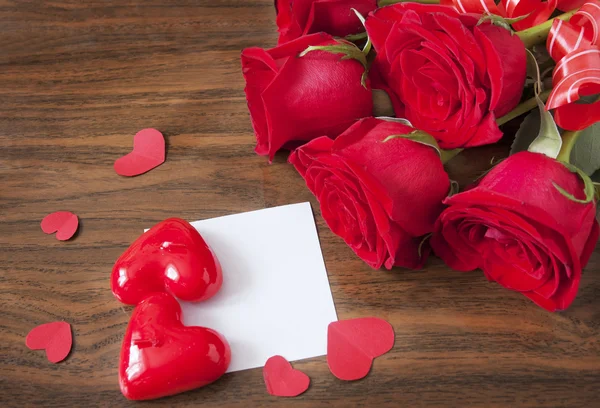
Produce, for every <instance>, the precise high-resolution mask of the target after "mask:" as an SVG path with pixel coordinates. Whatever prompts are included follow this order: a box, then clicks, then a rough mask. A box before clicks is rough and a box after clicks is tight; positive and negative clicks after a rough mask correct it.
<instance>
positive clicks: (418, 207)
mask: <svg viewBox="0 0 600 408" xmlns="http://www.w3.org/2000/svg"><path fill="white" fill-rule="evenodd" d="M412 131H414V129H413V128H411V127H408V126H405V125H403V124H400V123H397V122H389V121H385V120H381V119H375V118H367V119H363V120H361V121H359V122H357V123H355V124H354V125H352V126H351V127H350V128H349V129H348V130H346V131H345V132H344V133H342V134H341V135H340V136H338V137H337V139H335V140H331V139H329V138H328V137H320V138H318V139H315V140H313V141H311V142H310V143H308V144H306V145H304V146H302V147H301V148H299V149H297V150H296V151H295V152H293V153H292V155H291V156H290V163H292V164H293V165H294V166H295V167H296V170H298V172H299V173H300V174H301V175H302V177H304V179H305V180H306V184H307V186H308V188H309V189H310V191H311V192H312V193H313V194H314V195H315V196H316V197H317V199H318V200H319V203H320V205H321V214H322V215H323V218H324V219H325V221H326V222H327V225H329V228H331V230H332V231H333V232H334V233H335V234H337V235H339V236H340V237H342V238H343V239H344V241H346V243H347V244H348V245H349V246H350V247H351V248H352V250H353V251H354V252H356V254H357V255H358V256H359V257H360V258H362V259H363V260H364V261H365V262H366V263H367V264H369V266H371V267H372V268H376V269H377V268H380V267H381V265H385V267H386V268H388V269H390V268H391V267H392V266H404V267H408V268H419V267H421V266H422V265H423V263H424V262H425V259H426V255H427V252H428V251H427V250H426V249H425V250H424V251H420V249H419V247H420V244H421V243H422V241H423V236H424V235H426V234H428V233H429V232H431V231H432V230H433V225H434V223H435V220H436V218H437V216H438V215H439V214H440V212H441V210H442V208H443V206H442V200H443V199H444V197H446V196H447V194H448V190H449V186H450V181H449V179H448V175H447V174H446V172H445V171H444V167H443V165H442V162H441V160H440V157H439V155H438V153H437V152H436V150H435V149H434V148H432V147H430V146H427V145H424V144H422V143H419V142H415V141H413V140H411V139H408V138H405V137H397V138H393V139H392V140H388V141H387V142H385V143H384V140H385V139H386V138H387V137H388V136H392V135H405V134H408V133H410V132H412Z"/></svg>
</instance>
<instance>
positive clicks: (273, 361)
mask: <svg viewBox="0 0 600 408" xmlns="http://www.w3.org/2000/svg"><path fill="white" fill-rule="evenodd" d="M263 378H264V380H265V385H266V386H267V391H268V393H269V394H271V395H274V396H276V397H296V396H298V395H300V394H302V393H303V392H304V391H306V390H307V389H308V386H309V385H310V378H308V376H307V375H306V374H304V373H303V372H302V371H300V370H296V369H295V368H292V365H291V364H290V363H289V362H288V361H287V360H286V359H285V358H284V357H282V356H273V357H270V358H269V359H268V360H267V362H266V363H265V367H264V368H263Z"/></svg>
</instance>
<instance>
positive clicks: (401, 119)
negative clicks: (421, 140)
mask: <svg viewBox="0 0 600 408" xmlns="http://www.w3.org/2000/svg"><path fill="white" fill-rule="evenodd" d="M376 119H381V120H385V121H386V122H396V123H402V124H403V125H406V126H410V127H414V126H413V125H412V123H410V121H409V120H408V119H404V118H393V117H391V116H377V117H376ZM390 137H391V136H390Z"/></svg>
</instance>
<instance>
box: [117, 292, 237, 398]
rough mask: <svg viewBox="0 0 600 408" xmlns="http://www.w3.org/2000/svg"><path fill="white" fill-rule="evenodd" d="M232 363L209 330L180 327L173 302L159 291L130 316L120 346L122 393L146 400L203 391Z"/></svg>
mask: <svg viewBox="0 0 600 408" xmlns="http://www.w3.org/2000/svg"><path fill="white" fill-rule="evenodd" d="M230 360H231V350H230V349H229V344H228V343H227V340H225V338H223V337H222V336H221V335H220V334H219V333H217V332H216V331H214V330H211V329H207V328H204V327H198V326H190V327H186V326H184V325H183V323H182V322H181V306H179V303H177V300H175V298H174V297H172V296H171V295H169V294H168V293H157V294H154V295H151V296H148V298H146V299H144V300H143V301H142V302H140V304H138V305H137V306H136V308H135V309H134V311H133V314H132V315H131V320H130V321H129V326H127V331H126V332H125V338H124V339H123V346H122V348H121V360H120V364H119V384H120V386H121V392H122V393H123V395H124V396H125V397H127V398H129V399H131V400H148V399H155V398H160V397H166V396H167V395H174V394H178V393H180V392H184V391H188V390H191V389H194V388H198V387H202V386H205V385H207V384H210V383H211V382H213V381H216V380H217V379H218V378H219V377H221V376H222V375H223V374H225V371H227V367H228V366H229V362H230Z"/></svg>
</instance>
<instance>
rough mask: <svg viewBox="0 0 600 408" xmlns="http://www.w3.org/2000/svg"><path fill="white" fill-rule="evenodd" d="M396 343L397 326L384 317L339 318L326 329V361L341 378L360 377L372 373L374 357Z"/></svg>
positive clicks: (354, 378)
mask: <svg viewBox="0 0 600 408" xmlns="http://www.w3.org/2000/svg"><path fill="white" fill-rule="evenodd" d="M392 347H394V328H393V327H392V325H391V324H389V323H388V322H386V321H385V320H383V319H379V318H376V317H364V318H360V319H350V320H340V321H338V322H333V323H330V324H329V327H328V329H327V364H328V365H329V370H330V371H331V373H332V374H333V375H335V376H336V377H337V378H339V379H340V380H346V381H353V380H358V379H361V378H363V377H364V376H366V375H367V374H369V371H370V370H371V364H372V363H373V359H374V358H376V357H379V356H381V355H382V354H385V353H387V352H388V351H390V350H391V349H392Z"/></svg>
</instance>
